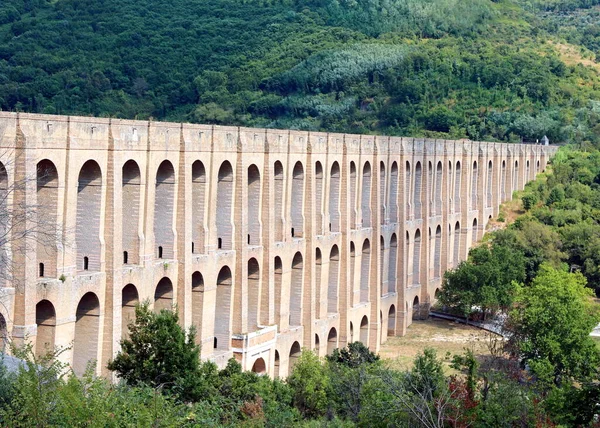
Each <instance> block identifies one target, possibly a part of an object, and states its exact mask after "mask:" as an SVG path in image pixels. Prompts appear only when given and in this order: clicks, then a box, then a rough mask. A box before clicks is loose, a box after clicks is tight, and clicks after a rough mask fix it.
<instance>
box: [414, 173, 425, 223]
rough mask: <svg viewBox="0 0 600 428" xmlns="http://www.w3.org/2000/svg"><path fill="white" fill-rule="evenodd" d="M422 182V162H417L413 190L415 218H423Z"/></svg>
mask: <svg viewBox="0 0 600 428" xmlns="http://www.w3.org/2000/svg"><path fill="white" fill-rule="evenodd" d="M422 180H423V169H422V168H421V162H417V164H416V165H415V185H414V190H413V210H414V213H415V218H416V219H419V218H421V217H422V216H423V215H422V212H421V191H422V188H421V187H422Z"/></svg>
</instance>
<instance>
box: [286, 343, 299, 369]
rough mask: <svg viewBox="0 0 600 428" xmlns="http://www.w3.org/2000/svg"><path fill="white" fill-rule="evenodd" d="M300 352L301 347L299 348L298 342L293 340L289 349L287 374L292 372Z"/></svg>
mask: <svg viewBox="0 0 600 428" xmlns="http://www.w3.org/2000/svg"><path fill="white" fill-rule="evenodd" d="M301 353H302V349H301V348H300V344H299V343H298V342H294V343H293V345H292V347H291V349H290V358H289V370H288V371H289V374H292V371H293V369H294V366H295V365H296V363H297V362H298V359H299V358H300V354H301Z"/></svg>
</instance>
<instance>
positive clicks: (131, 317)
mask: <svg viewBox="0 0 600 428" xmlns="http://www.w3.org/2000/svg"><path fill="white" fill-rule="evenodd" d="M139 302H140V298H139V295H138V291H137V288H135V285H133V284H127V285H126V286H125V287H123V290H121V340H123V339H128V338H129V324H130V323H132V322H134V321H135V307H136V305H137V304H138V303H139Z"/></svg>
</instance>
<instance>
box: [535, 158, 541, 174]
mask: <svg viewBox="0 0 600 428" xmlns="http://www.w3.org/2000/svg"><path fill="white" fill-rule="evenodd" d="M535 172H540V160H539V159H538V160H537V162H536V165H535Z"/></svg>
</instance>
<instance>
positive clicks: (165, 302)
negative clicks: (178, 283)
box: [154, 276, 173, 312]
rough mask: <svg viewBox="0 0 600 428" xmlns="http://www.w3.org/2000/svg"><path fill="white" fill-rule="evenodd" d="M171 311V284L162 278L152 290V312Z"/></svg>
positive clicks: (167, 279) (168, 280) (165, 278)
mask: <svg viewBox="0 0 600 428" xmlns="http://www.w3.org/2000/svg"><path fill="white" fill-rule="evenodd" d="M163 309H165V310H167V311H171V310H173V283H172V282H171V280H170V279H169V278H167V277H166V276H165V277H163V278H162V279H161V280H160V281H158V284H157V285H156V289H155V290H154V312H160V311H161V310H163Z"/></svg>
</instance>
